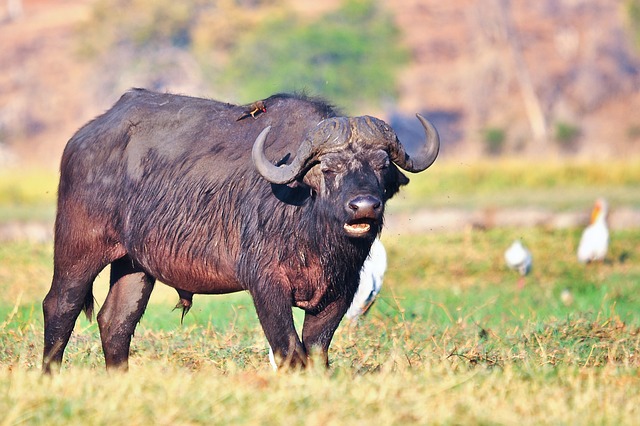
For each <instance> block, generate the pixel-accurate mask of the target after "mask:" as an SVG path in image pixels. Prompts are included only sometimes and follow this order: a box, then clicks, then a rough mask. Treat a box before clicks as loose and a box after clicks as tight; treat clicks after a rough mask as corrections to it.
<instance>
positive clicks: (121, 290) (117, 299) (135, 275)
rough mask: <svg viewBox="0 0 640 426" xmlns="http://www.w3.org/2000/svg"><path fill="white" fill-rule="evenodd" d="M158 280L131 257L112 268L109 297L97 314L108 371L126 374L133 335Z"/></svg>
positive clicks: (114, 264)
mask: <svg viewBox="0 0 640 426" xmlns="http://www.w3.org/2000/svg"><path fill="white" fill-rule="evenodd" d="M154 283H155V279H154V278H153V277H152V276H150V275H148V274H147V273H145V272H144V271H143V270H142V269H141V268H139V267H138V266H136V265H135V264H134V262H133V261H132V260H131V258H130V257H129V256H124V257H122V258H120V259H118V260H116V261H114V262H113V263H112V264H111V278H110V284H111V287H110V289H109V294H108V295H107V299H106V300H105V302H104V305H103V306H102V309H100V312H99V313H98V326H99V327H100V338H101V339H102V349H103V351H104V358H105V363H106V365H107V369H108V370H112V369H121V370H127V369H128V367H129V347H130V345H131V337H132V336H133V332H134V330H135V328H136V325H137V324H138V321H140V318H142V314H143V313H144V310H145V308H146V307H147V303H148V302H149V297H150V296H151V291H152V290H153V285H154Z"/></svg>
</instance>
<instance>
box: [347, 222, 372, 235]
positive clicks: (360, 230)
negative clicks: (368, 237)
mask: <svg viewBox="0 0 640 426" xmlns="http://www.w3.org/2000/svg"><path fill="white" fill-rule="evenodd" d="M375 224H376V222H375V221H374V220H371V219H357V220H352V221H351V222H348V223H345V224H344V230H345V231H347V234H349V235H351V236H354V237H357V236H361V235H365V234H367V233H369V231H371V227H372V226H373V225H375Z"/></svg>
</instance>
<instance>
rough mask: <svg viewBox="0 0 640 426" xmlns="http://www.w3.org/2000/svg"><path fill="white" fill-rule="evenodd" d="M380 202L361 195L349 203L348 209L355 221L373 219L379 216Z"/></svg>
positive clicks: (371, 197)
mask: <svg viewBox="0 0 640 426" xmlns="http://www.w3.org/2000/svg"><path fill="white" fill-rule="evenodd" d="M381 207H382V201H380V200H379V199H377V198H376V197H373V196H371V195H362V196H358V197H356V198H354V199H353V200H351V201H349V209H351V211H352V212H353V215H354V217H355V218H356V219H361V218H366V219H375V218H377V217H378V215H379V214H380V208H381Z"/></svg>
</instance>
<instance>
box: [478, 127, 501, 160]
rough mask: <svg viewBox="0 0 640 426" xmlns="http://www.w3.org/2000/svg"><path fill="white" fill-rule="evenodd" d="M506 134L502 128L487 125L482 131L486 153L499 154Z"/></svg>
mask: <svg viewBox="0 0 640 426" xmlns="http://www.w3.org/2000/svg"><path fill="white" fill-rule="evenodd" d="M505 140H506V135H505V132H504V130H503V129H500V128H498V127H489V128H487V129H485V130H484V131H483V141H484V147H485V151H486V152H487V154H490V155H499V154H501V153H502V150H503V149H504V142H505Z"/></svg>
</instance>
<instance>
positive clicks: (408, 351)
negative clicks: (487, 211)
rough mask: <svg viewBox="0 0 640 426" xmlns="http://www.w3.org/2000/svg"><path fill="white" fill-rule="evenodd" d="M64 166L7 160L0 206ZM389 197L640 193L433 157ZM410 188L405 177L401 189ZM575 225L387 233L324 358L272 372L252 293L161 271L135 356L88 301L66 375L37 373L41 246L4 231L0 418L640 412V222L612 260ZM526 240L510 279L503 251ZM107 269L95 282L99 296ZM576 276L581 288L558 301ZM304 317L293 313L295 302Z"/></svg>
mask: <svg viewBox="0 0 640 426" xmlns="http://www.w3.org/2000/svg"><path fill="white" fill-rule="evenodd" d="M56 180H57V175H56V173H53V172H51V173H47V172H37V171H28V172H26V173H21V172H16V171H4V172H2V173H0V222H3V221H7V220H51V219H52V218H53V211H54V204H55V187H56ZM411 180H412V182H411V184H410V185H408V186H407V187H406V189H405V190H404V191H403V192H404V194H405V195H401V196H400V197H398V199H394V200H393V201H392V203H391V209H390V210H391V214H393V212H394V211H402V210H404V211H411V210H412V209H415V208H424V207H436V208H440V207H455V208H469V209H473V208H484V207H487V206H489V207H501V206H505V207H514V206H515V207H517V206H541V207H545V208H550V209H555V210H569V209H576V208H582V209H584V208H585V206H587V207H586V208H587V209H588V206H590V205H591V203H592V201H593V199H594V198H595V197H596V196H598V195H601V194H604V195H606V196H607V197H608V198H609V201H610V202H611V204H612V205H617V206H620V205H627V206H631V207H638V206H640V195H639V194H640V193H638V191H637V189H636V182H639V181H640V165H639V164H638V163H637V162H634V161H627V162H621V163H617V164H614V165H613V166H612V165H611V164H609V165H604V164H602V165H593V164H582V163H569V164H563V165H561V164H555V163H552V164H549V165H544V166H540V165H536V166H535V167H533V166H532V167H529V165H527V164H525V163H522V162H517V161H508V160H507V161H504V160H502V161H496V162H480V163H477V164H473V165H465V164H463V165H457V164H453V163H447V162H442V163H437V164H436V166H434V168H433V169H430V170H429V171H427V172H425V173H423V174H419V175H415V176H411ZM401 194H402V193H401ZM579 236H580V230H579V229H563V230H548V229H543V228H528V229H510V228H505V229H490V230H487V231H480V230H474V229H467V230H465V231H461V232H442V233H428V234H416V235H391V234H390V233H389V234H384V235H383V242H384V243H385V246H386V247H387V251H388V256H389V267H388V270H387V274H386V277H385V283H384V287H383V290H382V293H381V295H380V297H379V298H378V300H377V302H376V303H375V304H374V306H373V308H372V311H371V312H370V314H369V315H367V316H366V317H365V318H364V319H363V320H362V321H360V322H359V323H358V324H357V325H355V326H351V325H349V324H342V325H341V326H340V328H339V329H338V331H337V333H336V335H335V338H334V340H333V343H332V346H331V350H330V360H331V368H330V369H329V370H328V371H323V370H320V369H311V370H310V371H306V372H296V373H287V374H283V373H274V372H272V371H271V370H270V367H269V365H268V361H267V346H266V339H265V338H264V336H263V334H262V331H261V329H260V326H259V323H258V320H257V318H256V315H255V312H254V308H253V305H252V303H251V299H250V297H249V296H248V295H247V294H244V293H238V294H233V295H222V296H200V295H196V297H195V299H194V307H193V309H192V310H191V312H190V313H189V314H188V315H187V316H186V318H185V320H184V324H180V312H179V311H178V310H175V311H174V310H173V307H174V306H175V304H176V302H177V295H176V293H175V292H174V291H173V289H170V288H168V287H166V286H164V285H162V284H158V285H156V289H155V290H154V293H153V295H152V299H151V302H150V304H149V307H148V309H147V311H146V313H145V315H144V317H143V318H142V321H141V323H140V324H139V325H138V328H137V330H136V334H135V336H134V339H133V343H132V350H131V358H130V363H131V369H130V372H129V373H128V374H126V375H121V374H111V375H109V374H107V373H106V372H105V371H104V359H103V357H102V350H101V344H100V339H99V335H98V330H97V326H96V324H95V322H89V321H88V320H87V319H85V318H84V317H82V316H81V317H80V319H79V321H78V323H77V325H76V329H75V331H74V334H73V336H72V339H71V342H70V344H69V346H68V347H67V350H66V353H65V360H64V365H63V367H62V374H60V375H57V376H54V377H52V378H42V377H40V373H39V367H40V362H41V356H42V333H43V323H42V313H41V302H42V298H43V297H44V295H45V294H46V292H47V291H48V287H49V284H50V280H51V275H52V256H53V249H52V246H51V244H50V243H49V244H29V243H26V242H2V243H0V289H1V290H2V291H0V413H4V414H3V416H1V417H0V424H3V425H5V424H7V425H9V424H18V423H26V424H43V423H44V424H65V425H66V424H87V423H89V424H107V423H108V424H127V425H129V424H134V425H136V424H148V423H153V424H156V423H158V424H238V423H244V424H283V423H305V424H347V423H348V424H353V423H356V424H365V423H367V424H368V423H373V422H375V423H376V424H426V423H437V424H513V423H518V422H524V423H526V424H585V423H586V424H603V423H604V424H635V423H636V420H637V419H638V418H640V412H639V411H640V408H638V407H640V360H639V358H638V353H639V352H640V317H638V315H637V312H638V306H640V293H639V292H638V290H637V288H638V283H639V282H640V261H639V258H638V256H640V252H639V251H638V247H640V234H639V233H638V232H637V230H627V231H618V230H616V231H613V232H612V234H611V245H610V251H609V255H608V258H607V261H606V262H605V263H602V264H593V265H586V266H585V265H581V264H578V263H577V261H576V257H575V251H576V246H577V242H578V240H579ZM515 238H521V239H522V240H523V241H524V242H525V244H526V245H527V246H528V247H529V248H530V249H531V251H532V252H533V255H534V267H533V271H532V273H531V274H530V275H529V276H528V277H527V278H526V283H525V286H524V288H522V289H520V288H519V287H518V286H517V284H516V282H517V276H516V275H515V273H513V272H512V271H509V270H507V269H506V267H505V266H504V261H503V257H502V256H503V252H504V249H505V248H506V247H507V246H508V245H509V244H510V243H511V242H512V241H513V239H515ZM107 277H108V271H104V272H103V273H102V274H101V275H100V276H99V277H98V279H97V281H96V284H95V295H96V299H97V301H98V306H100V305H101V303H102V301H103V300H104V298H105V295H106V291H107V288H108V283H107ZM563 290H568V291H569V292H570V293H571V295H572V297H573V301H572V303H571V304H565V303H564V302H563V301H562V299H561V293H562V292H563ZM295 315H296V321H297V325H298V327H300V324H301V321H302V313H301V312H300V311H299V310H296V311H295Z"/></svg>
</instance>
